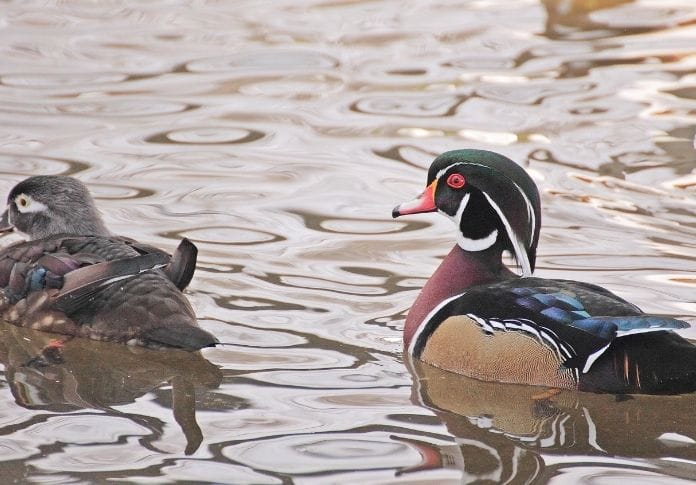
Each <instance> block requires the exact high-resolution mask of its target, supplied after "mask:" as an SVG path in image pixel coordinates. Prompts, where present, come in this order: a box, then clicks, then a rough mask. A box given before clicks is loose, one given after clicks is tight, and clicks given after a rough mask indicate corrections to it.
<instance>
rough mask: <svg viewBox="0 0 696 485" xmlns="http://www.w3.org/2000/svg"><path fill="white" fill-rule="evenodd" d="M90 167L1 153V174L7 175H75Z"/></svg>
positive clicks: (50, 159) (71, 162) (64, 161)
mask: <svg viewBox="0 0 696 485" xmlns="http://www.w3.org/2000/svg"><path fill="white" fill-rule="evenodd" d="M89 167H90V165H89V164H88V163H84V162H77V161H75V160H62V159H58V158H48V157H33V156H27V155H23V154H14V153H0V173H3V174H7V175H12V176H16V175H24V176H26V177H29V176H32V175H75V174H76V173H78V172H83V171H85V170H87V169H88V168H89Z"/></svg>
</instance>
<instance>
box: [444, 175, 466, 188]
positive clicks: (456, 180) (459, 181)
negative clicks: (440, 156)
mask: <svg viewBox="0 0 696 485" xmlns="http://www.w3.org/2000/svg"><path fill="white" fill-rule="evenodd" d="M465 183H466V180H465V179H464V175H462V174H460V173H453V174H451V175H450V176H449V177H447V185H449V186H450V187H452V188H453V189H461V188H462V187H464V184H465Z"/></svg>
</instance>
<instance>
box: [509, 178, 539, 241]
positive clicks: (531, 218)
mask: <svg viewBox="0 0 696 485" xmlns="http://www.w3.org/2000/svg"><path fill="white" fill-rule="evenodd" d="M513 184H514V185H515V188H516V189H517V191H518V192H519V193H520V195H521V196H522V198H523V199H524V203H525V204H527V214H528V216H529V221H530V222H531V225H532V232H531V234H530V235H529V245H530V246H531V245H532V243H534V233H535V232H536V217H535V216H534V206H532V202H531V201H530V200H529V197H527V194H525V193H524V191H523V190H522V188H521V187H520V186H519V185H517V184H516V183H514V182H513Z"/></svg>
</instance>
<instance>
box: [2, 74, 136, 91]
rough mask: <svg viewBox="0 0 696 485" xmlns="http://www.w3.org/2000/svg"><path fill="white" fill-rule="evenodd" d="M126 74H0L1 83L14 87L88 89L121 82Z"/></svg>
mask: <svg viewBox="0 0 696 485" xmlns="http://www.w3.org/2000/svg"><path fill="white" fill-rule="evenodd" d="M127 77H128V76H127V75H126V74H120V73H52V72H45V73H41V74H5V75H4V76H0V84H2V85H5V86H12V87H26V88H39V89H50V88H63V87H76V86H79V87H81V88H83V89H88V86H99V85H104V84H112V83H119V82H122V81H124V80H126V79H127Z"/></svg>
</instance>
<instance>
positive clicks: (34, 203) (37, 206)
mask: <svg viewBox="0 0 696 485" xmlns="http://www.w3.org/2000/svg"><path fill="white" fill-rule="evenodd" d="M14 202H15V205H16V206H17V210H18V211H19V212H21V213H22V214H25V213H27V212H42V211H45V210H46V209H47V207H46V205H45V204H43V203H41V202H39V201H38V200H34V199H32V198H31V197H30V196H28V195H27V194H19V195H18V196H17V197H15V200H14Z"/></svg>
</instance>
